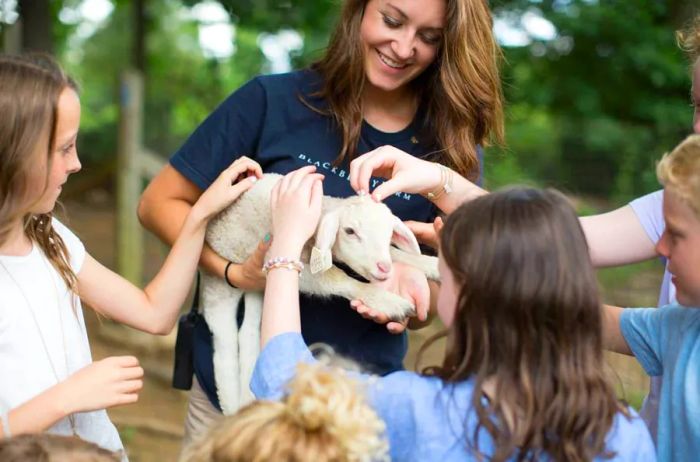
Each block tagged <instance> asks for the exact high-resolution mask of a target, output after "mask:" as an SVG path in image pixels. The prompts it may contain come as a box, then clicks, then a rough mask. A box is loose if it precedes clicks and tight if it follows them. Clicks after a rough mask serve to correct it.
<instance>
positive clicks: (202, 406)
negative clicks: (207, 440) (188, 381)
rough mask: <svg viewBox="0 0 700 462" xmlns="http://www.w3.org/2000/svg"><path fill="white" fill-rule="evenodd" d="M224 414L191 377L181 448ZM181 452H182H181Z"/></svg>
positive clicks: (201, 435) (197, 438) (195, 378)
mask: <svg viewBox="0 0 700 462" xmlns="http://www.w3.org/2000/svg"><path fill="white" fill-rule="evenodd" d="M223 418H224V415H223V414H222V413H221V412H220V411H219V410H218V409H217V408H215V407H214V405H213V404H211V401H209V398H208V397H207V394H206V393H204V390H202V387H201V385H199V381H198V380H197V377H193V378H192V389H191V390H190V402H189V404H188V405H187V416H185V436H184V437H183V439H182V450H183V451H184V449H185V448H187V447H188V446H189V445H190V444H192V443H193V442H195V441H197V440H199V438H201V437H203V436H204V435H206V433H207V431H208V430H209V429H210V428H211V427H213V426H214V425H215V424H216V423H217V422H218V421H219V420H221V419H223ZM181 454H182V453H181Z"/></svg>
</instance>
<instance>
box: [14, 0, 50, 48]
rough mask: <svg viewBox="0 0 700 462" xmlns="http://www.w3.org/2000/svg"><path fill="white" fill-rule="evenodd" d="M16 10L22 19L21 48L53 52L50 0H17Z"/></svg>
mask: <svg viewBox="0 0 700 462" xmlns="http://www.w3.org/2000/svg"><path fill="white" fill-rule="evenodd" d="M17 11H18V13H19V16H20V18H21V19H22V44H21V47H22V50H24V51H44V52H46V53H50V54H53V51H54V47H53V32H52V24H53V22H52V20H51V5H50V0H19V1H18V3H17Z"/></svg>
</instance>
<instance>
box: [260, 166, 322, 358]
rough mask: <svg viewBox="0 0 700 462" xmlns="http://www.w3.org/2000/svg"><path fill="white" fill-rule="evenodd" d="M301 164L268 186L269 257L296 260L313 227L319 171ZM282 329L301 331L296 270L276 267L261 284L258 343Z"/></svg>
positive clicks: (318, 209) (318, 212)
mask: <svg viewBox="0 0 700 462" xmlns="http://www.w3.org/2000/svg"><path fill="white" fill-rule="evenodd" d="M314 171H315V168H313V167H304V168H301V169H299V170H296V171H294V172H292V173H290V174H288V175H286V176H285V177H284V178H282V180H280V181H279V182H278V183H277V184H276V185H275V187H274V189H273V190H272V194H271V198H270V207H271V212H272V236H273V238H272V239H273V240H272V245H271V247H270V252H269V255H270V257H271V258H275V257H281V258H288V259H293V260H299V258H300V256H301V250H302V248H303V247H304V244H305V243H306V241H307V240H309V238H310V237H311V236H312V235H313V234H314V232H315V231H316V226H317V225H318V220H319V218H320V216H321V200H322V197H323V186H322V183H321V179H322V178H323V176H322V175H320V174H317V173H314ZM286 332H301V322H300V320H299V273H298V272H297V271H295V270H289V269H285V268H278V269H274V270H272V271H270V272H269V273H268V275H267V283H266V284H265V298H264V302H263V314H262V324H261V334H260V342H261V346H262V347H264V346H265V344H266V343H267V342H268V340H270V339H271V338H272V337H274V336H276V335H279V334H283V333H286Z"/></svg>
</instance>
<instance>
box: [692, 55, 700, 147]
mask: <svg viewBox="0 0 700 462" xmlns="http://www.w3.org/2000/svg"><path fill="white" fill-rule="evenodd" d="M691 91H692V98H693V108H695V112H694V113H693V131H694V132H695V133H699V134H700V58H698V60H697V61H695V67H694V69H693V87H692V90H691Z"/></svg>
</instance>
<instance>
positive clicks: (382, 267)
mask: <svg viewBox="0 0 700 462" xmlns="http://www.w3.org/2000/svg"><path fill="white" fill-rule="evenodd" d="M377 269H379V271H380V272H382V273H388V272H389V271H391V263H385V262H381V261H380V262H379V263H377Z"/></svg>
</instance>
